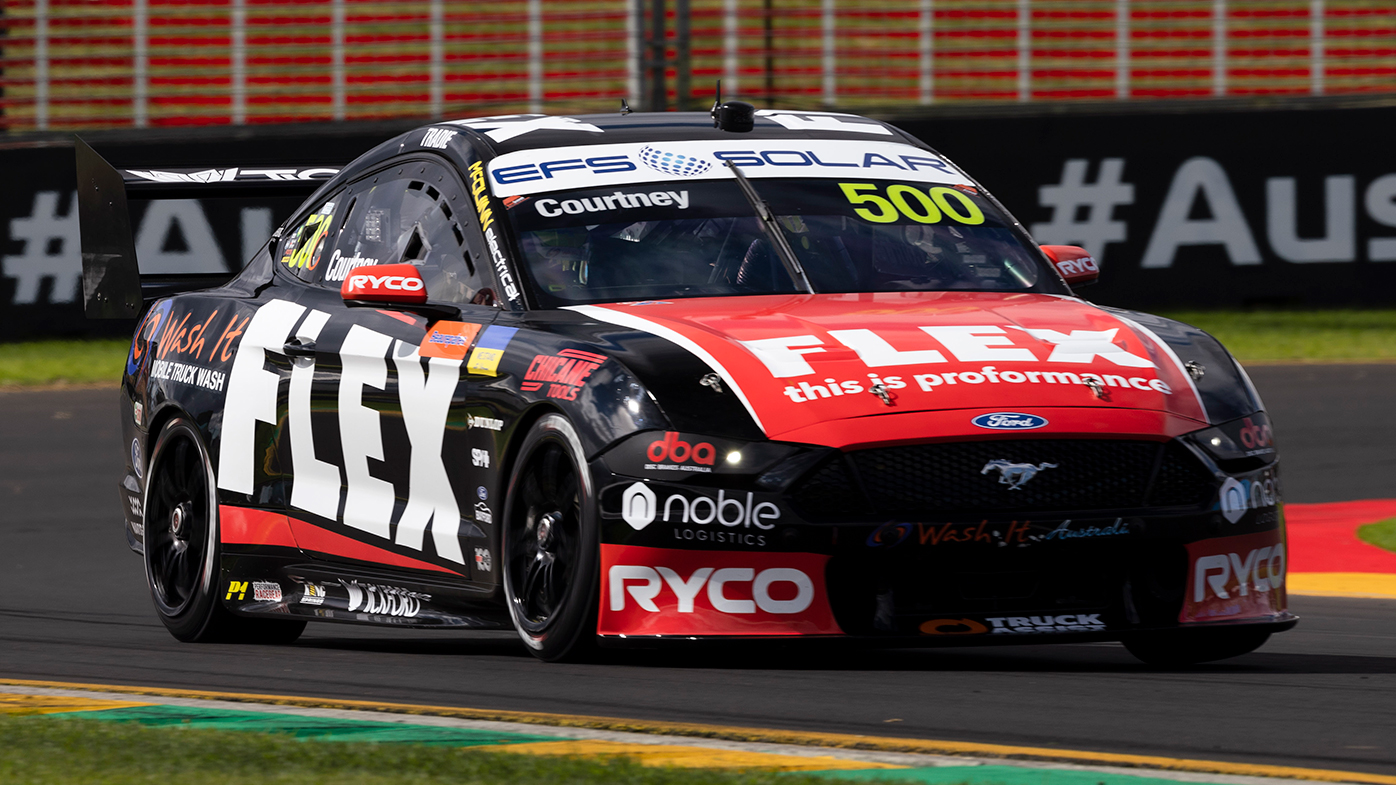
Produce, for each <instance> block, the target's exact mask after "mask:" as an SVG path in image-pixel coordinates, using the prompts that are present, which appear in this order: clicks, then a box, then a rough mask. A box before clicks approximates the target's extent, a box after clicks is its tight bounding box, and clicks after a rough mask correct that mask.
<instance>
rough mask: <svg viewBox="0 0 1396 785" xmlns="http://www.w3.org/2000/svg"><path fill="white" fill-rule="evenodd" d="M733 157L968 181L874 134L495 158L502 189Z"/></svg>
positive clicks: (719, 174) (745, 168) (694, 170)
mask: <svg viewBox="0 0 1396 785" xmlns="http://www.w3.org/2000/svg"><path fill="white" fill-rule="evenodd" d="M727 162H731V163H732V164H734V165H736V166H739V167H741V169H742V172H743V173H744V174H745V175H746V176H747V177H750V178H761V177H800V178H809V177H818V178H841V179H848V178H850V177H861V178H880V179H886V178H895V179H897V180H904V181H910V182H919V183H934V184H944V185H969V184H971V183H970V181H969V178H968V177H966V176H965V175H964V174H963V173H962V172H960V171H959V170H958V169H956V168H955V167H954V166H952V165H951V164H950V163H949V162H947V161H945V160H944V159H942V158H940V157H939V156H937V155H936V154H934V153H931V152H928V151H926V150H922V149H919V148H916V147H912V146H910V145H906V144H899V143H894V142H883V141H872V140H864V139H857V140H831V139H798V140H797V139H746V140H732V141H727V140H701V141H676V142H650V143H635V144H609V145H586V146H573V147H547V148H537V149H531V150H519V151H516V152H512V153H506V154H504V155H501V156H499V157H497V158H495V159H494V160H493V161H491V162H490V167H489V179H490V187H491V190H492V191H493V193H494V195H495V196H498V197H501V198H503V197H507V196H523V195H529V194H535V193H541V192H545V191H562V190H571V189H574V188H605V187H608V186H612V185H630V184H639V183H652V182H661V181H666V180H675V179H683V180H730V179H732V177H733V175H732V172H731V170H730V169H728V168H727V166H725V164H726V163H727Z"/></svg>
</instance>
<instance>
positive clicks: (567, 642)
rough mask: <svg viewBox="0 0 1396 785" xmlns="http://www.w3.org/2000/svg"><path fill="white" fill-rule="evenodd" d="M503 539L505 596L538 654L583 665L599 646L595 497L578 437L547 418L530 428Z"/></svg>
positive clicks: (554, 417) (560, 420)
mask: <svg viewBox="0 0 1396 785" xmlns="http://www.w3.org/2000/svg"><path fill="white" fill-rule="evenodd" d="M506 498H507V502H506V504H505V512H504V531H503V533H502V536H501V538H500V539H501V548H502V551H503V553H502V557H503V559H502V560H503V562H504V592H505V598H506V600H507V602H508V605H509V615H510V617H511V618H512V619H513V622H514V628H515V629H516V630H518V633H519V637H520V638H521V639H523V642H524V645H526V646H528V650H529V651H530V652H531V653H532V654H533V656H535V657H537V658H539V659H541V660H546V661H549V662H552V661H557V660H564V659H579V658H581V657H583V656H585V655H587V654H589V653H590V652H591V651H592V649H593V647H594V645H595V643H596V608H597V585H598V580H597V576H598V574H599V568H598V565H599V562H600V545H599V536H598V533H597V521H596V503H595V502H596V499H595V491H594V489H593V485H592V481H591V473H590V472H589V471H588V470H587V463H586V456H585V454H584V453H583V452H582V442H581V440H580V439H579V438H577V431H576V429H575V428H574V427H573V426H572V423H571V422H570V421H568V419H567V418H566V417H563V416H561V415H558V414H548V415H544V416H543V417H541V418H539V420H538V422H536V423H534V424H533V427H532V428H530V429H529V432H528V435H527V436H526V437H525V438H524V441H523V444H522V446H521V447H520V448H519V458H518V461H517V463H516V464H515V471H514V472H513V476H512V478H511V479H510V481H509V490H508V495H507V497H506Z"/></svg>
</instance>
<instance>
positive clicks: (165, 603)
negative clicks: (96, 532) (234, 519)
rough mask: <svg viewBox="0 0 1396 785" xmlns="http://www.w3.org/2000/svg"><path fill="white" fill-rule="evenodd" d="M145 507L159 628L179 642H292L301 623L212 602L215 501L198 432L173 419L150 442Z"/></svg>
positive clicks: (209, 468) (148, 571) (215, 598)
mask: <svg viewBox="0 0 1396 785" xmlns="http://www.w3.org/2000/svg"><path fill="white" fill-rule="evenodd" d="M147 476H148V478H149V479H148V480H147V482H146V490H145V505H144V508H143V509H144V513H145V514H144V543H143V544H144V548H143V550H144V561H145V577H146V583H147V585H148V586H149V587H150V598H151V600H152V601H153V602H154V604H155V612H156V614H157V615H158V616H159V617H160V621H161V622H162V623H164V625H165V629H167V630H169V631H170V634H171V635H173V636H174V637H175V639H176V640H180V641H183V642H185V643H209V642H228V643H290V642H291V641H294V640H295V639H296V638H298V637H300V634H301V632H302V631H303V630H304V629H305V624H306V623H305V622H304V621H282V620H280V619H250V618H245V617H241V616H235V615H234V614H233V613H232V612H230V611H229V610H227V609H226V608H224V607H223V604H222V603H220V602H219V601H218V589H219V580H218V578H219V567H218V563H219V556H220V553H219V538H218V498H217V492H216V491H215V490H214V479H213V465H212V463H211V462H210V461H209V457H208V450H207V449H206V448H205V447H204V442H203V438H202V437H201V436H200V435H199V431H198V429H197V428H195V427H194V424H193V423H191V422H190V421H189V420H188V419H186V418H184V417H175V418H174V419H172V420H170V421H169V422H168V423H166V424H165V427H164V428H162V429H161V430H160V435H159V436H158V437H157V438H156V441H155V449H154V451H153V452H152V453H151V456H150V470H149V472H148V475H147Z"/></svg>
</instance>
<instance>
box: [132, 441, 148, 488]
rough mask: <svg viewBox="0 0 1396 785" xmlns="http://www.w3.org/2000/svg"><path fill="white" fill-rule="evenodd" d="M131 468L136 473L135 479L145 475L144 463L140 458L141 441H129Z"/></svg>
mask: <svg viewBox="0 0 1396 785" xmlns="http://www.w3.org/2000/svg"><path fill="white" fill-rule="evenodd" d="M131 468H132V469H133V470H135V472H136V479H140V478H141V477H143V476H144V475H145V461H144V459H143V458H142V456H141V440H140V439H132V440H131Z"/></svg>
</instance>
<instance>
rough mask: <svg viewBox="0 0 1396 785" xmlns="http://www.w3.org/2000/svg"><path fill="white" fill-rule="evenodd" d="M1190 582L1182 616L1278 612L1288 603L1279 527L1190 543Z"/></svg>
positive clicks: (1208, 617) (1186, 619)
mask: <svg viewBox="0 0 1396 785" xmlns="http://www.w3.org/2000/svg"><path fill="white" fill-rule="evenodd" d="M1187 549H1188V582H1187V585H1186V587H1185V588H1184V592H1185V593H1184V598H1183V599H1184V601H1183V610H1182V613H1181V614H1180V615H1179V616H1178V621H1180V622H1193V621H1216V620H1221V619H1245V618H1257V617H1264V616H1274V615H1276V614H1278V613H1280V612H1281V611H1283V610H1284V608H1285V604H1286V598H1285V590H1284V582H1285V566H1286V551H1285V544H1284V543H1283V542H1281V541H1280V532H1279V531H1278V530H1276V531H1268V532H1260V533H1258V534H1241V535H1237V536H1234V537H1217V538H1215V539H1210V540H1200V541H1198V542H1192V543H1188V546H1187Z"/></svg>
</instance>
